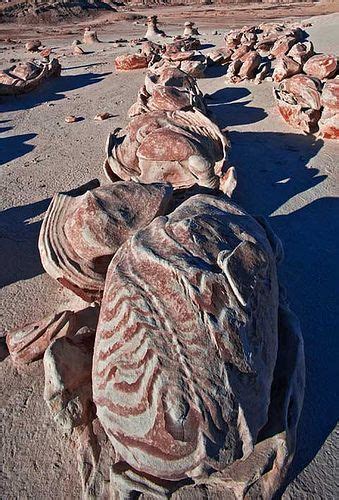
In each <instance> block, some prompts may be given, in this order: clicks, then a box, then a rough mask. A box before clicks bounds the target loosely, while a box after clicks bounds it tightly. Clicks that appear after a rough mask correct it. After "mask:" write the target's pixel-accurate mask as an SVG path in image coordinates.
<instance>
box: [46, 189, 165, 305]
mask: <svg viewBox="0 0 339 500" xmlns="http://www.w3.org/2000/svg"><path fill="white" fill-rule="evenodd" d="M171 193H172V189H171V187H170V186H169V185H165V184H152V185H143V184H135V183H129V182H116V183H114V184H113V185H109V186H105V187H99V188H96V189H93V190H91V191H87V192H86V193H85V194H83V195H81V196H77V197H74V196H69V195H66V194H60V193H59V194H57V195H55V196H54V197H53V199H52V202H51V204H50V206H49V208H48V211H47V213H46V216H45V218H44V221H43V224H42V227H41V231H40V236H39V251H40V257H41V262H42V265H43V266H44V268H45V270H46V272H47V273H48V274H49V275H50V276H51V277H52V278H54V279H55V280H57V281H58V282H59V283H60V284H61V285H63V286H65V287H66V288H68V289H70V290H72V291H73V292H74V293H75V294H76V295H78V296H80V297H81V298H82V299H84V300H86V301H88V302H92V301H93V300H100V298H101V294H102V291H103V288H104V282H105V276H106V271H107V267H108V265H109V263H110V261H111V258H112V257H113V255H114V253H115V252H116V251H117V250H118V248H119V247H120V245H122V244H123V243H124V242H125V241H126V240H127V239H128V238H129V237H130V236H131V235H132V234H133V233H134V232H135V231H136V230H138V229H140V228H141V227H144V226H145V225H147V224H149V222H151V221H152V220H153V219H154V217H156V216H158V215H162V214H164V213H165V211H166V209H167V205H168V203H169V201H170V199H171Z"/></svg>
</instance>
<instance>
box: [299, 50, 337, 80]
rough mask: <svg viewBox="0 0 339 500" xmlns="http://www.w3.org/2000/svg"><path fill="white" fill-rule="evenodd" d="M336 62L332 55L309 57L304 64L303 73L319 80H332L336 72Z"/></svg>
mask: <svg viewBox="0 0 339 500" xmlns="http://www.w3.org/2000/svg"><path fill="white" fill-rule="evenodd" d="M337 68H338V60H337V58H336V56H334V55H326V54H317V55H315V56H312V57H310V58H309V59H308V60H307V61H306V63H305V64H304V68H303V70H304V72H305V73H306V74H307V75H309V76H313V77H315V78H319V80H324V79H326V78H333V77H334V76H335V74H336V72H337Z"/></svg>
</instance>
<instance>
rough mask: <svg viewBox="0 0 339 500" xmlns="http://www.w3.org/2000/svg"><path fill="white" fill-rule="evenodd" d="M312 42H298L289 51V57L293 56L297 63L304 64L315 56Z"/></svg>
mask: <svg viewBox="0 0 339 500" xmlns="http://www.w3.org/2000/svg"><path fill="white" fill-rule="evenodd" d="M313 52H314V50H313V44H312V42H304V43H300V42H299V43H296V44H295V45H293V47H292V48H291V50H290V51H289V52H288V57H292V59H294V61H296V62H297V63H299V64H301V65H304V63H305V62H306V61H307V59H309V58H310V57H311V56H313Z"/></svg>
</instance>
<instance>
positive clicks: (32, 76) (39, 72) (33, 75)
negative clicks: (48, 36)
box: [0, 59, 61, 95]
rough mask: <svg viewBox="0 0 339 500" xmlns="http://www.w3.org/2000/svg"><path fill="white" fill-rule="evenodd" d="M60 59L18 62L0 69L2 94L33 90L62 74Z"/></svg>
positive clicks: (0, 90) (0, 93) (22, 92)
mask: <svg viewBox="0 0 339 500" xmlns="http://www.w3.org/2000/svg"><path fill="white" fill-rule="evenodd" d="M60 73H61V65H60V63H59V61H58V59H52V60H51V61H35V62H26V63H18V64H17V65H15V66H12V67H10V68H8V69H6V70H4V71H0V95H17V94H24V93H27V92H31V91H32V90H34V89H36V88H37V87H39V86H40V85H41V84H42V83H43V82H44V81H45V80H47V79H49V78H52V77H57V76H60Z"/></svg>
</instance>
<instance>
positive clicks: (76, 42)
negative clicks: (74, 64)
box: [72, 40, 81, 47]
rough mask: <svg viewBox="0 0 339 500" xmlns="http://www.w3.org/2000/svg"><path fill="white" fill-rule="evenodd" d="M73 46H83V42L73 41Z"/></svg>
mask: <svg viewBox="0 0 339 500" xmlns="http://www.w3.org/2000/svg"><path fill="white" fill-rule="evenodd" d="M72 45H73V47H74V46H76V45H81V42H80V40H73V42H72Z"/></svg>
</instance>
